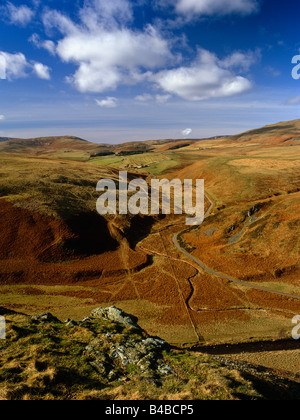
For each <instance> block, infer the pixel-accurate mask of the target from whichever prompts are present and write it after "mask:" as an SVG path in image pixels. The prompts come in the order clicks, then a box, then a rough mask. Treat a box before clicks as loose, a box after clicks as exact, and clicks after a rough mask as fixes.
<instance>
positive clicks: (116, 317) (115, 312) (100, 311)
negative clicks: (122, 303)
mask: <svg viewBox="0 0 300 420" xmlns="http://www.w3.org/2000/svg"><path fill="white" fill-rule="evenodd" d="M92 317H94V318H102V319H106V320H110V321H114V322H118V323H119V324H123V325H125V326H126V327H131V328H136V329H138V330H140V329H141V328H140V326H139V325H138V324H137V321H138V320H137V318H136V317H135V316H133V315H129V314H127V313H126V312H124V311H122V309H119V308H116V307H115V306H111V307H109V308H101V307H99V308H96V309H94V310H93V311H92Z"/></svg>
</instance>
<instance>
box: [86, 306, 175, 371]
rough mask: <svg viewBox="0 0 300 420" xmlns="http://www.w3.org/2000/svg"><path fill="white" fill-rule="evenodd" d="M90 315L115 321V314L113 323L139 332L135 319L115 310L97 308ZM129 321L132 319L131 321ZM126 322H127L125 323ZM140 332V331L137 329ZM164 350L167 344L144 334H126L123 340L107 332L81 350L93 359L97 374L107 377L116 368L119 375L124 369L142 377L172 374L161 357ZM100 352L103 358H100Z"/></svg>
mask: <svg viewBox="0 0 300 420" xmlns="http://www.w3.org/2000/svg"><path fill="white" fill-rule="evenodd" d="M93 314H96V317H97V316H98V317H99V316H100V317H101V318H102V317H105V319H111V318H109V317H110V316H113V317H114V318H115V316H116V314H117V319H118V320H117V321H116V320H115V319H114V322H119V323H122V324H124V323H125V325H126V326H127V327H134V328H137V329H139V326H138V325H137V324H136V321H135V319H136V318H134V317H131V315H128V314H126V313H125V312H123V311H121V310H119V309H117V308H115V307H112V308H106V309H104V308H97V309H96V310H95V311H93ZM103 314H107V315H103ZM132 318H134V321H133V320H132ZM129 319H130V321H128V320H129ZM120 321H122V322H120ZM133 322H134V324H133ZM140 331H141V332H142V330H141V329H140ZM145 337H146V338H145ZM168 348H169V345H168V344H167V343H166V342H165V341H164V340H161V339H159V338H155V337H147V335H143V334H139V333H138V334H134V335H132V336H130V335H126V338H125V340H124V336H122V335H120V334H114V333H110V332H109V333H107V334H106V335H102V336H101V337H99V338H96V339H95V340H93V341H92V342H91V343H90V344H89V345H88V346H87V347H86V349H85V350H86V354H87V355H89V356H90V357H91V358H92V359H93V361H92V362H91V363H92V366H93V367H95V368H96V369H97V370H98V371H99V372H101V371H102V372H106V374H107V372H109V373H108V375H109V376H111V377H112V376H113V377H115V376H116V374H117V372H118V369H119V373H120V374H121V372H120V371H121V370H124V369H125V370H126V369H128V368H131V369H132V368H134V369H137V370H139V371H140V372H141V373H142V374H144V375H147V376H152V377H154V376H157V375H160V376H165V375H170V374H172V373H173V371H172V369H171V368H170V367H169V366H167V365H166V364H165V363H164V361H163V358H162V352H163V350H166V349H168ZM104 353H105V355H106V357H105V358H104V357H103V354H104ZM112 372H113V373H112ZM110 373H111V375H110Z"/></svg>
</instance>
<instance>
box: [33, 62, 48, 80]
mask: <svg viewBox="0 0 300 420" xmlns="http://www.w3.org/2000/svg"><path fill="white" fill-rule="evenodd" d="M33 71H34V72H35V74H36V75H37V76H38V77H39V78H40V79H45V80H50V79H51V76H50V68H49V67H48V66H45V65H44V64H42V63H34V64H33Z"/></svg>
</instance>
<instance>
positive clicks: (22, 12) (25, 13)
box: [0, 1, 35, 26]
mask: <svg viewBox="0 0 300 420" xmlns="http://www.w3.org/2000/svg"><path fill="white" fill-rule="evenodd" d="M0 13H1V14H2V16H3V17H4V18H5V19H7V20H8V21H9V23H11V24H13V25H21V26H26V25H27V24H28V23H29V22H31V20H32V18H33V17H34V15H35V12H34V10H32V9H30V8H29V7H28V6H26V5H20V6H15V5H14V4H13V3H11V2H9V1H8V2H7V3H6V4H5V5H4V6H1V7H0Z"/></svg>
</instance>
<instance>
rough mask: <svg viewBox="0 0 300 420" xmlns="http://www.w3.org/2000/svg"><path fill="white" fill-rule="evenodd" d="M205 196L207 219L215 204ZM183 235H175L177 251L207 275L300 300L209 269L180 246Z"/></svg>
mask: <svg viewBox="0 0 300 420" xmlns="http://www.w3.org/2000/svg"><path fill="white" fill-rule="evenodd" d="M205 196H206V198H207V199H208V200H209V202H210V204H211V205H210V207H209V209H208V211H207V212H206V214H205V218H206V217H207V216H209V214H210V213H211V211H212V209H213V206H214V204H213V202H212V201H211V199H210V198H209V197H208V196H207V195H205ZM181 233H182V232H179V233H175V234H174V235H173V237H172V241H173V244H174V246H175V247H176V249H177V250H178V251H179V252H181V253H182V254H184V255H185V256H186V257H188V258H189V259H190V260H192V261H194V262H195V263H196V264H197V265H198V266H199V267H201V268H202V270H204V271H205V272H206V273H208V274H212V275H214V276H217V277H221V278H222V279H224V280H228V281H230V282H232V283H236V284H239V285H240V286H245V287H248V288H250V289H255V290H260V291H262V292H267V293H272V294H275V295H279V296H283V297H288V298H292V299H297V300H300V296H295V295H291V294H288V293H282V292H277V291H274V290H270V289H266V288H264V287H259V286H254V285H252V284H250V283H247V282H244V281H241V280H237V279H235V278H233V277H231V276H229V275H227V274H224V273H220V272H218V271H215V270H213V269H212V268H209V267H207V266H206V265H205V264H204V263H203V262H202V261H200V260H199V258H197V257H194V256H193V255H191V254H190V253H188V252H187V251H185V250H184V249H183V248H181V246H180V245H179V242H178V236H179V235H180V234H181Z"/></svg>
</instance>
